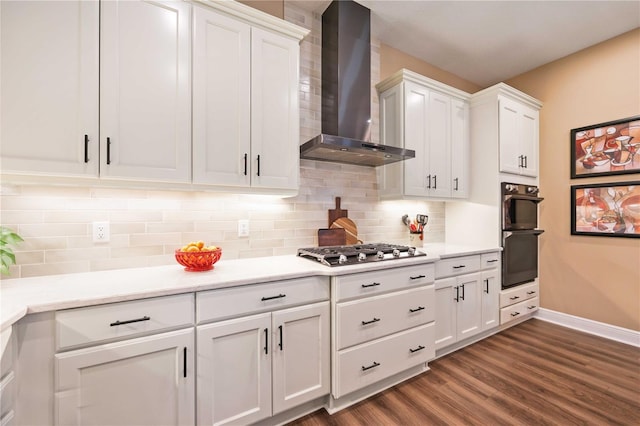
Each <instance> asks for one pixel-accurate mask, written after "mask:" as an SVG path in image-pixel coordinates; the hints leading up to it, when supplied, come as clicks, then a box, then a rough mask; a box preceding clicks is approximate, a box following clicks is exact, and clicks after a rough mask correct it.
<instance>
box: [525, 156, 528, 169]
mask: <svg viewBox="0 0 640 426" xmlns="http://www.w3.org/2000/svg"><path fill="white" fill-rule="evenodd" d="M524 168H525V169H527V168H529V159H528V158H527V156H526V155H525V156H524Z"/></svg>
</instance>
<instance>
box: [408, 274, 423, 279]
mask: <svg viewBox="0 0 640 426" xmlns="http://www.w3.org/2000/svg"><path fill="white" fill-rule="evenodd" d="M420 278H426V276H425V275H416V276H415V277H409V279H412V280H419V279H420Z"/></svg>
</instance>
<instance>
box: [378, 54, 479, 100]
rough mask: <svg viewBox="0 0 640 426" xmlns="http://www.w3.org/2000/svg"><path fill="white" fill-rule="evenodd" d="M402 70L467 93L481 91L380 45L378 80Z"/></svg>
mask: <svg viewBox="0 0 640 426" xmlns="http://www.w3.org/2000/svg"><path fill="white" fill-rule="evenodd" d="M402 68H406V69H409V70H411V71H413V72H417V73H418V74H421V75H424V76H425V77H429V78H432V79H434V80H437V81H440V82H442V83H445V84H448V85H449V86H452V87H455V88H456V89H460V90H464V91H465V92H468V93H474V92H477V91H478V90H480V89H482V87H480V86H478V85H477V84H475V83H472V82H470V81H467V80H465V79H463V78H460V77H458V76H457V75H455V74H451V73H450V72H447V71H445V70H443V69H441V68H437V67H434V66H433V65H431V64H428V63H426V62H424V61H423V60H421V59H418V58H416V57H415V56H411V55H409V54H407V53H404V52H402V51H400V50H398V49H395V48H393V47H391V46H388V45H386V44H384V43H380V79H381V80H384V79H385V78H387V77H389V76H390V75H392V74H393V73H394V72H396V71H398V70H399V69H402Z"/></svg>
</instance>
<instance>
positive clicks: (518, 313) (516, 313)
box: [511, 312, 520, 317]
mask: <svg viewBox="0 0 640 426" xmlns="http://www.w3.org/2000/svg"><path fill="white" fill-rule="evenodd" d="M518 315H520V312H514V313H512V314H511V316H512V317H517V316H518Z"/></svg>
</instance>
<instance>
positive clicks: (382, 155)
mask: <svg viewBox="0 0 640 426" xmlns="http://www.w3.org/2000/svg"><path fill="white" fill-rule="evenodd" d="M370 21H371V11H370V10H369V9H367V8H366V7H364V6H362V5H360V4H358V3H356V2H354V1H350V0H349V1H344V0H342V1H339V0H336V1H334V2H332V3H331V4H330V5H329V7H328V8H327V10H325V12H324V13H323V14H322V134H320V135H318V136H316V137H314V138H313V139H311V140H310V141H308V142H305V143H304V144H302V145H301V146H300V158H303V159H308V160H320V161H332V162H337V163H346V164H356V165H361V166H374V167H375V166H382V165H385V164H390V163H395V162H396V161H402V160H406V159H409V158H414V157H415V151H413V150H409V149H403V148H398V147H394V146H385V145H380V144H375V143H371V142H370V140H371V32H370V29H371V28H370Z"/></svg>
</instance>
